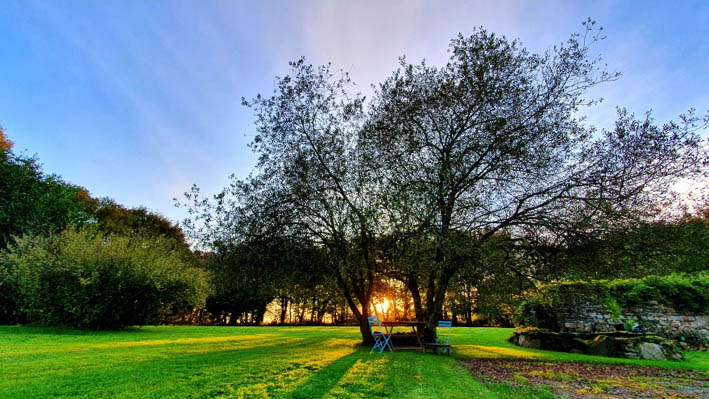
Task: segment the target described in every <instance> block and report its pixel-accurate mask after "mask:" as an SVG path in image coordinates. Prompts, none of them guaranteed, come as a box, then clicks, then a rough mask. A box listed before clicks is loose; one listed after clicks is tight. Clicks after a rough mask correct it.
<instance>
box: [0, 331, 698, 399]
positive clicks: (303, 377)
mask: <svg viewBox="0 0 709 399" xmlns="http://www.w3.org/2000/svg"><path fill="white" fill-rule="evenodd" d="M511 332H512V330H511V329H501V328H456V329H453V332H452V334H451V340H452V343H453V345H454V355H453V356H451V357H448V356H436V355H433V354H421V353H416V352H400V353H393V354H392V353H386V354H370V353H369V350H368V348H362V347H359V346H358V345H357V344H358V342H359V333H358V330H357V329H356V328H349V327H143V328H135V329H128V330H125V331H110V332H102V331H101V332H96V331H82V330H73V329H60V328H40V327H15V326H2V327H0V397H1V398H8V399H9V398H22V399H27V398H50V397H54V398H56V397H61V398H376V397H392V398H471V397H479V398H513V397H514V398H519V397H538V398H546V397H551V395H550V394H549V393H547V392H545V390H544V389H539V388H531V387H530V388H527V387H515V386H511V385H506V384H483V382H481V381H478V380H476V379H475V377H473V376H472V374H471V373H470V371H469V370H467V369H466V368H465V367H464V366H463V365H462V363H461V362H459V361H458V360H459V359H461V358H475V357H517V358H533V359H540V360H557V361H573V362H604V363H624V364H634V365H651V366H659V367H667V368H688V369H696V370H709V354H707V353H698V352H692V353H689V354H688V355H687V361H685V362H657V361H630V360H621V359H612V358H601V357H592V356H584V355H573V354H566V353H556V352H546V351H540V350H528V349H524V348H519V347H516V346H514V345H512V344H509V343H508V342H506V339H507V338H508V337H509V336H510V335H511Z"/></svg>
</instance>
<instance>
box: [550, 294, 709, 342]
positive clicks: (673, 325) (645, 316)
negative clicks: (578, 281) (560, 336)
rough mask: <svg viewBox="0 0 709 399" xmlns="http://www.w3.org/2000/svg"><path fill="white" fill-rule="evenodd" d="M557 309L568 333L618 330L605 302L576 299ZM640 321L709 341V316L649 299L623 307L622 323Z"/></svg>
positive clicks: (656, 330)
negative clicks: (637, 304)
mask: <svg viewBox="0 0 709 399" xmlns="http://www.w3.org/2000/svg"><path fill="white" fill-rule="evenodd" d="M575 302H577V303H571V304H567V305H566V306H564V307H562V308H558V309H556V312H557V320H558V323H559V329H560V330H561V331H568V332H601V331H614V330H615V327H614V325H615V324H617V323H616V322H615V321H613V320H612V319H611V317H610V315H609V312H608V310H607V309H606V307H605V306H603V305H602V304H594V303H590V302H581V301H575ZM626 321H630V322H633V323H640V324H641V325H643V327H645V328H646V329H647V330H648V331H651V332H654V333H656V334H658V335H661V336H665V337H667V338H672V339H678V340H679V339H681V337H684V340H686V341H690V342H692V341H697V343H704V344H707V343H709V315H706V314H703V313H689V312H678V311H676V310H675V309H673V308H671V307H669V306H666V305H663V304H660V303H657V302H655V301H649V302H646V303H645V304H643V305H642V306H636V307H632V308H628V309H623V310H622V312H621V317H620V320H619V321H618V323H625V322H626Z"/></svg>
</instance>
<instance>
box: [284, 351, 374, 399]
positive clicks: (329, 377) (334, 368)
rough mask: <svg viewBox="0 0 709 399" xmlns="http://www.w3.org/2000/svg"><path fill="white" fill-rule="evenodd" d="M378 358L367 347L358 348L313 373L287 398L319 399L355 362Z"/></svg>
mask: <svg viewBox="0 0 709 399" xmlns="http://www.w3.org/2000/svg"><path fill="white" fill-rule="evenodd" d="M378 359H380V356H377V354H371V353H369V348H361V347H360V348H358V349H357V350H356V351H355V352H354V353H352V354H349V355H345V356H343V357H341V358H339V359H337V360H335V361H334V362H332V363H330V364H329V365H328V366H327V367H324V368H322V369H321V370H320V371H318V372H317V373H315V374H313V375H312V376H311V377H310V378H308V379H307V380H306V381H304V382H303V383H301V384H300V385H298V387H297V388H296V389H295V390H293V391H291V392H290V393H289V394H288V395H286V397H287V398H289V399H319V398H322V397H324V396H325V395H326V394H327V393H328V392H330V391H331V390H332V389H333V388H335V387H336V386H337V385H338V383H339V382H340V381H341V380H342V378H343V377H344V376H345V374H347V372H348V371H350V369H351V368H352V367H353V366H354V365H355V363H357V362H358V361H361V362H363V363H368V362H373V361H376V360H378Z"/></svg>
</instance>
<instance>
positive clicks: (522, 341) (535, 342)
mask: <svg viewBox="0 0 709 399" xmlns="http://www.w3.org/2000/svg"><path fill="white" fill-rule="evenodd" d="M517 345H519V346H521V347H523V348H532V349H539V348H540V347H541V346H542V341H541V340H539V339H534V338H530V337H527V336H525V335H520V336H519V338H518V339H517Z"/></svg>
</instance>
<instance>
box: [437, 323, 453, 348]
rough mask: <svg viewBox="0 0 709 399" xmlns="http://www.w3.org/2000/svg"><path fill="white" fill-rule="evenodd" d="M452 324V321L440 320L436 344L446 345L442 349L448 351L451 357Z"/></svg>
mask: <svg viewBox="0 0 709 399" xmlns="http://www.w3.org/2000/svg"><path fill="white" fill-rule="evenodd" d="M452 323H453V322H452V321H450V320H439V321H438V328H437V329H436V344H441V345H446V346H445V347H442V348H441V349H445V350H446V351H448V354H449V355H450V353H451V352H450V351H451V347H450V339H451V326H452Z"/></svg>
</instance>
